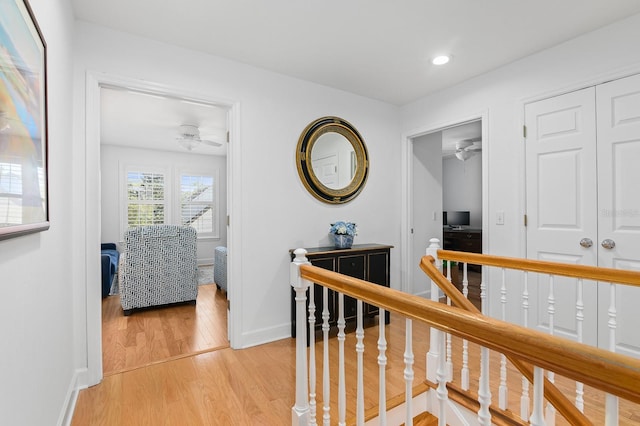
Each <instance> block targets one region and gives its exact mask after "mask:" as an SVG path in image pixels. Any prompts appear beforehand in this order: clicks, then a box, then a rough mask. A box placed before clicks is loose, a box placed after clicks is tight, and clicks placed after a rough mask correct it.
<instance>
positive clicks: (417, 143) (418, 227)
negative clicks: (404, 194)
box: [409, 132, 443, 296]
mask: <svg viewBox="0 0 640 426" xmlns="http://www.w3.org/2000/svg"><path fill="white" fill-rule="evenodd" d="M411 146H412V149H413V159H412V169H413V170H412V180H413V181H412V185H411V186H412V188H413V196H412V197H413V212H412V217H413V224H412V228H413V234H412V238H413V251H412V254H411V257H412V259H411V261H410V262H409V265H411V268H412V271H411V276H412V288H411V289H410V291H411V292H412V293H413V294H420V295H423V296H427V295H428V294H430V293H431V282H430V281H429V280H428V278H427V276H426V275H425V273H424V272H422V270H421V269H420V266H419V264H420V259H421V258H422V256H424V254H425V249H426V248H427V246H428V245H429V240H430V239H431V238H434V237H435V238H439V239H440V240H441V241H442V177H443V176H442V132H436V133H431V134H428V135H424V136H421V137H419V138H415V139H414V140H413V141H412V144H411ZM434 214H435V217H434Z"/></svg>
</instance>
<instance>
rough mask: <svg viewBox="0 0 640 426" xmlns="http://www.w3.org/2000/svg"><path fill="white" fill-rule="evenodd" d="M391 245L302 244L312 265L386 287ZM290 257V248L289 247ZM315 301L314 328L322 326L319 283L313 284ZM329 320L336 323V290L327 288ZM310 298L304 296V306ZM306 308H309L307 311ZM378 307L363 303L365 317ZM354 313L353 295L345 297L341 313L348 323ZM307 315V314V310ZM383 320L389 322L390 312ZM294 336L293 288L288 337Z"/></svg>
mask: <svg viewBox="0 0 640 426" xmlns="http://www.w3.org/2000/svg"><path fill="white" fill-rule="evenodd" d="M392 248H393V246H389V245H384V244H354V245H353V246H352V247H351V248H350V249H336V248H334V247H314V248H305V250H307V255H306V256H307V259H309V261H310V262H311V264H312V265H314V266H318V267H320V268H323V269H328V270H330V271H335V272H339V273H341V274H344V275H349V276H350V277H355V278H360V279H362V280H365V281H369V282H372V283H374V284H379V285H382V286H385V287H389V285H390V279H389V277H390V273H389V263H390V251H391V249H392ZM290 254H291V259H292V260H293V258H294V254H293V250H290ZM314 290H315V291H314V301H315V305H316V330H319V329H320V328H321V327H322V309H323V300H322V287H321V286H314ZM328 303H329V306H328V308H329V323H330V325H332V326H333V325H335V324H336V322H337V317H338V294H337V293H336V292H334V291H332V290H329V297H328ZM308 307H309V301H308V300H307V308H308ZM307 312H308V311H307ZM378 312H379V310H378V307H376V306H371V305H368V304H366V303H365V304H364V305H363V315H364V317H365V319H369V318H373V317H375V316H377V315H378ZM356 315H357V305H356V299H354V298H352V297H349V296H345V297H344V317H345V320H346V321H347V324H349V323H354V322H355V320H356ZM307 317H308V314H307ZM385 323H386V324H388V323H389V312H387V313H386V315H385ZM295 336H296V304H295V291H294V290H293V289H291V337H295Z"/></svg>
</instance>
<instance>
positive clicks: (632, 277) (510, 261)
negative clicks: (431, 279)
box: [438, 250, 640, 287]
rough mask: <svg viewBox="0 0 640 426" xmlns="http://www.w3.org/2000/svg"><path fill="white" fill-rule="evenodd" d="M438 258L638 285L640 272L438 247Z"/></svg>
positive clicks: (639, 283) (639, 285) (639, 284)
mask: <svg viewBox="0 0 640 426" xmlns="http://www.w3.org/2000/svg"><path fill="white" fill-rule="evenodd" d="M438 259H440V260H453V261H456V262H465V263H472V264H474V265H486V266H497V267H500V268H507V269H518V270H521V271H530V272H538V273H542V274H550V275H562V276H565V277H573V278H584V279H586V280H593V281H603V282H608V283H616V284H627V285H631V286H636V287H640V273H638V272H637V271H629V270H624V269H613V268H601V267H598V266H587V265H572V264H568V263H558V262H550V261H546V260H532V259H519V258H516V257H504V256H494V255H490V254H478V253H467V252H461V251H452V250H438Z"/></svg>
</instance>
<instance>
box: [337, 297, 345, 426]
mask: <svg viewBox="0 0 640 426" xmlns="http://www.w3.org/2000/svg"><path fill="white" fill-rule="evenodd" d="M345 324H346V323H345V320H344V294H342V293H338V425H340V426H345V425H346V413H347V411H346V410H347V393H346V384H345V373H344V340H345V334H344V327H345Z"/></svg>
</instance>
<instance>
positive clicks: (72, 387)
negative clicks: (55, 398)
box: [57, 369, 86, 426]
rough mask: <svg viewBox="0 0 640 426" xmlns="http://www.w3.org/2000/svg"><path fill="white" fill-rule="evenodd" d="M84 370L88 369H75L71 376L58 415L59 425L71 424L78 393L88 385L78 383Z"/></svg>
mask: <svg viewBox="0 0 640 426" xmlns="http://www.w3.org/2000/svg"><path fill="white" fill-rule="evenodd" d="M83 370H86V369H78V370H76V371H74V373H73V376H72V377H71V380H70V382H69V387H68V388H67V394H66V395H65V398H64V404H63V405H62V410H60V416H59V417H58V423H57V424H58V426H69V425H71V421H72V420H73V413H74V411H75V409H76V402H77V401H78V393H79V392H80V390H81V389H84V388H86V386H79V385H78V384H79V383H80V377H81V376H82V375H83V374H85V373H84V372H83Z"/></svg>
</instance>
